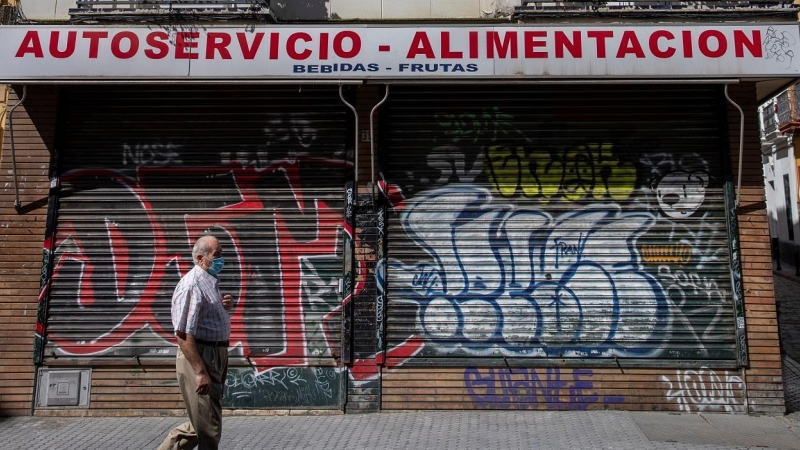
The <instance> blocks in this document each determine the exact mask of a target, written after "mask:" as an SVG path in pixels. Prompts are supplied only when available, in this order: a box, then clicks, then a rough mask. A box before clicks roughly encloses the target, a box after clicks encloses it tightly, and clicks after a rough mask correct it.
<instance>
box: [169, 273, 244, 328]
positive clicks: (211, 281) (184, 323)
mask: <svg viewBox="0 0 800 450" xmlns="http://www.w3.org/2000/svg"><path fill="white" fill-rule="evenodd" d="M172 326H173V327H174V329H175V331H176V332H178V331H181V332H184V333H186V334H191V335H192V336H194V337H195V339H202V340H205V341H227V340H228V338H229V337H230V335H231V319H230V316H229V315H228V311H227V310H225V307H224V306H222V294H221V293H220V292H219V280H218V279H217V278H216V277H214V276H213V275H210V274H209V273H208V272H206V271H205V270H203V269H202V268H200V267H199V266H194V268H193V269H192V270H190V271H189V272H188V273H187V274H186V275H184V276H183V278H181V281H180V282H178V286H176V287H175V292H174V293H173V294H172Z"/></svg>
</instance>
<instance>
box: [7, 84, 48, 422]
mask: <svg viewBox="0 0 800 450" xmlns="http://www.w3.org/2000/svg"><path fill="white" fill-rule="evenodd" d="M21 96H22V89H21V88H15V89H14V90H13V92H11V94H10V99H9V103H10V105H11V106H14V105H16V104H17V102H19V100H20V97H21ZM57 103H58V90H57V89H56V88H54V87H51V86H36V87H34V86H29V87H28V95H27V99H26V100H25V103H23V104H22V105H21V106H19V107H18V108H16V109H15V110H14V116H13V120H14V127H13V132H14V144H15V153H16V166H17V186H18V188H19V196H20V208H19V209H17V208H15V207H14V197H15V190H14V177H12V175H11V167H12V164H11V162H12V161H11V132H10V130H8V129H7V130H6V133H5V140H4V141H2V152H0V249H1V250H2V251H0V280H2V282H0V329H2V330H3V331H2V333H1V334H0V336H2V337H0V343H1V344H2V352H0V374H2V375H1V376H2V382H0V415H2V416H8V415H27V414H30V412H31V405H32V402H33V394H34V392H33V389H34V388H33V386H34V377H35V367H34V364H33V355H34V335H35V333H36V318H37V316H36V315H37V304H38V298H39V292H40V289H41V280H42V279H44V277H43V275H45V274H46V273H47V270H45V271H43V270H42V260H43V257H42V253H43V251H42V249H43V241H44V237H45V236H44V235H45V224H46V223H47V205H48V193H49V187H50V179H49V176H50V159H51V155H52V151H53V148H54V144H55V129H56V107H57Z"/></svg>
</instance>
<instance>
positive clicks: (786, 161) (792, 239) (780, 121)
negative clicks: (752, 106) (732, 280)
mask: <svg viewBox="0 0 800 450" xmlns="http://www.w3.org/2000/svg"><path fill="white" fill-rule="evenodd" d="M798 100H800V99H799V98H798V95H797V86H796V85H793V86H790V87H789V88H788V89H786V90H784V91H783V92H781V93H780V94H778V95H776V96H775V97H772V98H770V99H769V100H768V101H767V102H765V103H764V104H762V105H761V106H760V107H759V115H760V118H761V152H762V155H763V156H762V159H763V164H764V186H765V189H766V195H767V214H768V216H769V230H770V236H772V248H773V257H774V258H775V259H776V260H777V261H780V262H781V263H788V264H790V265H792V266H800V264H798V262H800V260H798V258H800V245H798V243H797V239H798V238H797V237H796V236H798V235H800V225H799V224H798V216H797V214H798V209H797V204H798V199H799V198H798V189H797V188H798V185H797V182H798V176H797V173H798V168H800V164H798V157H797V154H796V152H795V148H796V145H795V130H796V129H797V126H798V124H800V121H798V117H800V112H799V111H800V109H799V108H798Z"/></svg>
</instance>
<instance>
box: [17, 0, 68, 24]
mask: <svg viewBox="0 0 800 450" xmlns="http://www.w3.org/2000/svg"><path fill="white" fill-rule="evenodd" d="M19 4H20V7H21V8H22V12H23V13H24V14H25V17H26V18H28V19H29V20H69V9H70V8H74V7H75V0H20V2H19Z"/></svg>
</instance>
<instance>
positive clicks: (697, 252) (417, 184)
mask: <svg viewBox="0 0 800 450" xmlns="http://www.w3.org/2000/svg"><path fill="white" fill-rule="evenodd" d="M723 111H724V96H723V94H722V89H721V88H720V87H716V86H689V85H682V86H676V85H605V86H604V85H568V86H553V85H551V86H547V87H544V86H541V87H520V86H494V85H491V86H480V87H469V88H443V87H441V86H436V87H405V88H401V87H396V88H394V89H393V90H392V95H391V96H390V101H389V102H388V103H387V105H386V107H385V114H384V116H383V118H382V120H383V121H382V126H383V130H382V134H381V137H382V141H381V143H382V149H381V150H382V151H381V157H382V159H381V165H382V169H383V171H384V174H385V178H386V182H387V184H388V186H390V188H391V189H394V191H395V192H400V193H402V196H399V195H395V196H394V198H395V202H394V205H393V206H394V209H393V210H392V211H391V212H390V213H389V220H388V227H387V257H388V258H387V269H386V270H387V277H386V289H387V298H388V302H387V313H386V346H387V349H386V351H387V363H386V364H387V370H386V372H385V373H384V376H383V390H382V406H383V408H385V409H393V408H458V409H463V408H545V407H547V408H552V407H555V408H557V409H561V408H563V407H566V408H579V409H583V408H586V407H590V406H591V407H610V405H614V404H619V403H627V404H629V405H630V404H638V405H640V406H637V407H647V408H648V409H650V408H659V405H658V403H664V402H669V394H663V393H664V392H667V391H669V389H673V391H674V390H676V389H677V385H676V387H675V388H670V387H668V386H667V384H666V383H667V382H668V381H665V380H672V378H670V377H673V376H674V375H675V374H674V369H676V368H686V367H688V368H697V369H699V368H705V367H714V368H735V367H736V364H737V359H736V358H737V354H736V352H737V347H736V339H735V336H736V330H735V323H736V321H735V320H734V307H733V302H732V300H731V298H732V293H731V281H730V280H731V272H730V256H729V254H730V252H729V247H728V234H727V233H728V228H727V225H726V211H725V205H726V202H725V193H724V189H723V188H724V182H725V175H724V174H725V169H724V167H725V160H724V157H723V155H724V154H725V152H727V148H728V147H727V145H728V143H727V137H726V134H727V131H726V130H727V128H726V124H725V122H724V117H725V116H724V114H723ZM400 198H402V200H397V199H400ZM401 349H404V350H401ZM393 354H394V355H400V356H396V357H392V355H393ZM637 368H641V370H642V371H640V372H637V370H639V369H637ZM732 373H733V372H732ZM734 374H735V373H734ZM631 377H632V378H631ZM591 380H595V382H598V381H599V382H600V384H595V385H594V388H593V387H592V386H593V382H592V381H591ZM740 381H741V380H740ZM603 383H606V384H603ZM734 384H735V383H734ZM601 385H602V386H603V387H602V388H600V387H599V386H601ZM632 386H635V387H636V388H637V389H639V390H637V391H634V390H633V388H632ZM670 386H671V385H670ZM736 386H738V387H734V388H731V389H732V390H737V389H741V387H742V385H740V384H736ZM554 392H555V393H554ZM665 396H666V397H667V399H666V400H665ZM732 396H733V397H736V396H740V394H739V391H738V390H737V391H736V393H735V394H732ZM564 405H567V406H564ZM628 407H629V408H630V406H628ZM666 407H669V405H665V408H666Z"/></svg>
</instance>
